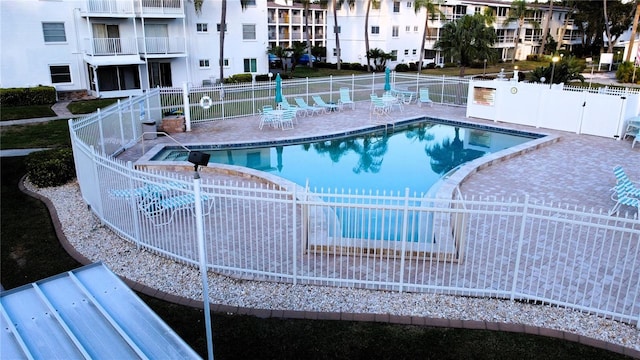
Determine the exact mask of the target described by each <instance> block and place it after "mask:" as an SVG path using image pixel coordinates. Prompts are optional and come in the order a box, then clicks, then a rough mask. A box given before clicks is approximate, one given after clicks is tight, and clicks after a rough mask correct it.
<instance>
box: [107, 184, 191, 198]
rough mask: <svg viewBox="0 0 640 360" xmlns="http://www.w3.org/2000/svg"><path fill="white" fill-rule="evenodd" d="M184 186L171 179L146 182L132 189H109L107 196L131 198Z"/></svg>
mask: <svg viewBox="0 0 640 360" xmlns="http://www.w3.org/2000/svg"><path fill="white" fill-rule="evenodd" d="M185 188H186V186H185V185H184V184H182V183H180V182H177V181H172V182H168V183H164V184H146V185H143V186H141V187H137V188H133V189H109V196H110V197H111V198H114V199H131V198H140V197H143V196H149V195H156V196H160V195H162V194H163V193H166V192H168V191H169V190H171V189H185Z"/></svg>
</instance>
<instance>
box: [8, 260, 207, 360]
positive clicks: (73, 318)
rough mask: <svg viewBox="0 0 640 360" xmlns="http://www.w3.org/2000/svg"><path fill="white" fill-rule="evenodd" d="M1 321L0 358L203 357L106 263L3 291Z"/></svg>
mask: <svg viewBox="0 0 640 360" xmlns="http://www.w3.org/2000/svg"><path fill="white" fill-rule="evenodd" d="M0 321H1V326H2V329H3V330H4V331H2V335H0V343H1V344H2V346H1V347H0V358H2V359H23V358H36V359H38V358H42V359H44V358H58V359H80V358H85V359H89V358H90V359H132V358H143V359H144V358H152V359H159V358H163V359H167V358H171V359H199V358H200V357H199V356H198V354H197V353H196V352H195V351H193V349H191V348H190V347H189V346H188V345H187V344H186V343H185V342H184V340H182V339H181V338H180V337H179V336H178V335H177V334H176V333H175V332H174V331H173V330H172V329H171V328H170V327H169V326H168V325H167V324H166V323H164V322H163V321H162V319H160V317H158V315H157V314H156V313H154V312H153V310H151V309H150V308H149V307H148V306H147V305H146V304H145V303H144V302H143V301H142V300H141V299H140V298H139V297H138V296H137V295H136V294H135V293H134V292H133V291H132V290H131V289H130V288H129V287H128V286H127V285H126V284H125V283H124V282H123V281H122V280H121V279H120V278H119V277H118V276H116V275H115V274H114V273H113V272H111V270H109V269H108V268H107V267H106V266H105V265H103V264H102V263H95V264H91V265H87V266H84V267H81V268H79V269H76V270H73V271H69V272H67V273H63V274H59V275H56V276H53V277H50V278H47V279H44V280H40V281H38V282H35V283H32V284H28V285H24V286H21V287H18V288H15V289H12V290H8V291H3V292H1V293H0Z"/></svg>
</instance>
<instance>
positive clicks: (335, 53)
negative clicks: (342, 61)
mask: <svg viewBox="0 0 640 360" xmlns="http://www.w3.org/2000/svg"><path fill="white" fill-rule="evenodd" d="M333 56H338V49H336V48H333Z"/></svg>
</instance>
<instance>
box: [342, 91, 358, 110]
mask: <svg viewBox="0 0 640 360" xmlns="http://www.w3.org/2000/svg"><path fill="white" fill-rule="evenodd" d="M345 105H351V110H355V108H356V103H355V102H353V101H352V100H351V96H350V95H349V88H340V99H339V100H338V106H340V110H342V109H343V108H344V106H345Z"/></svg>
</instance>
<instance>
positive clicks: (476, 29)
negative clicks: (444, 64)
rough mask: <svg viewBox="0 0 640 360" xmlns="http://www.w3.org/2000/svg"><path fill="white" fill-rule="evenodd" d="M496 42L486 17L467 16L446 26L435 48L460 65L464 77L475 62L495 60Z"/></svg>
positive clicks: (494, 34) (477, 15)
mask: <svg viewBox="0 0 640 360" xmlns="http://www.w3.org/2000/svg"><path fill="white" fill-rule="evenodd" d="M495 41H496V33H495V31H493V28H490V27H487V25H486V17H485V16H484V15H482V14H475V15H473V16H472V15H465V16H463V17H461V18H459V19H456V20H454V21H450V22H448V23H446V24H444V26H443V27H442V29H441V31H440V39H438V41H436V43H435V44H434V48H435V49H439V50H440V51H442V52H443V53H444V56H445V57H449V58H451V59H452V60H453V61H455V62H457V63H458V64H459V65H460V76H461V77H462V76H464V70H465V68H466V67H467V66H469V65H471V63H472V62H473V61H474V60H480V59H488V60H493V59H494V58H495V56H496V53H495V52H494V51H493V44H494V43H495Z"/></svg>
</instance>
